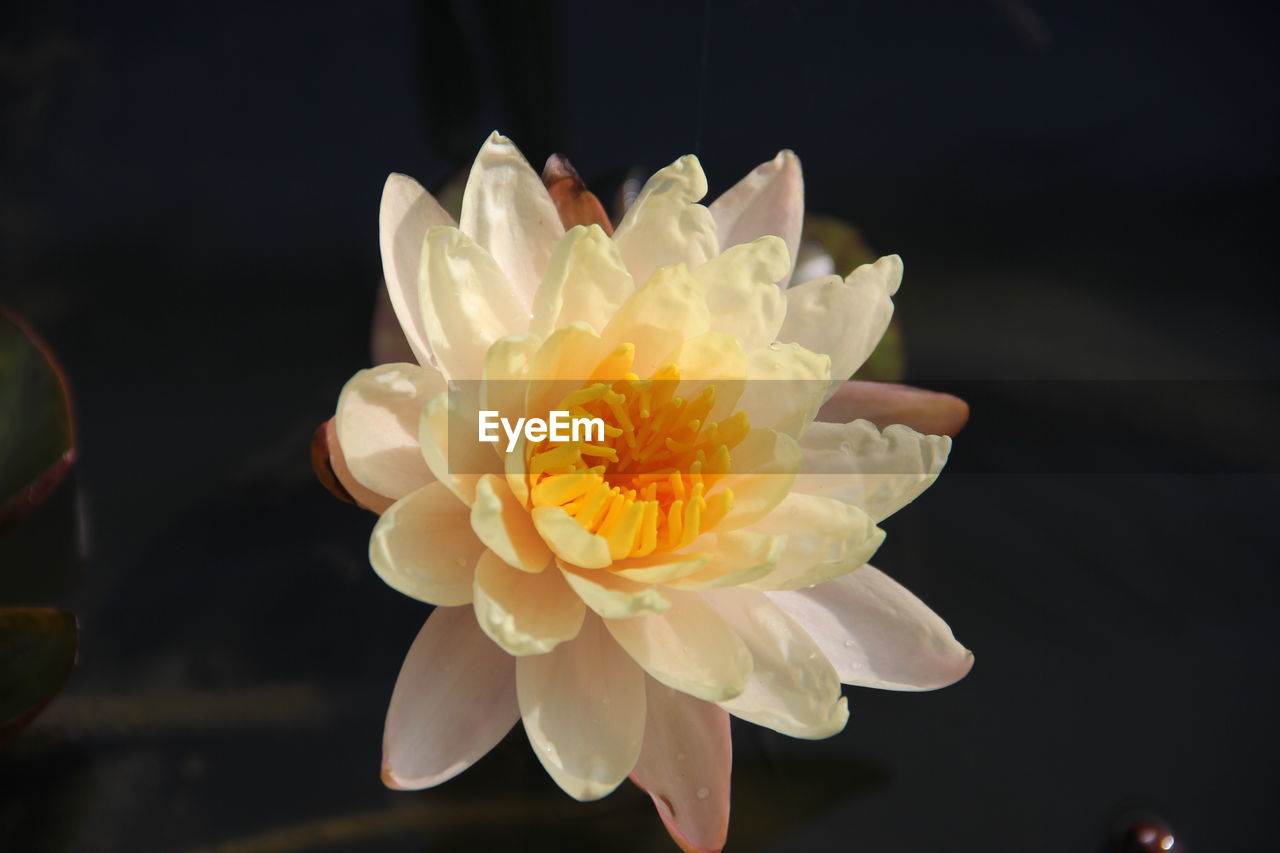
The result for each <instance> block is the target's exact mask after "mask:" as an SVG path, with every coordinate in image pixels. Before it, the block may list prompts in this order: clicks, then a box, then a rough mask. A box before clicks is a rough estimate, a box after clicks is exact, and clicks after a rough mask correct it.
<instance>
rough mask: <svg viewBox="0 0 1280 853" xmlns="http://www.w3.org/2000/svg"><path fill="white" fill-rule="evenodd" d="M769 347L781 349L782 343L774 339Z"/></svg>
mask: <svg viewBox="0 0 1280 853" xmlns="http://www.w3.org/2000/svg"><path fill="white" fill-rule="evenodd" d="M769 349H771V350H775V351H776V350H780V349H782V344H781V343H779V342H778V341H774V342H773V343H771V344H769Z"/></svg>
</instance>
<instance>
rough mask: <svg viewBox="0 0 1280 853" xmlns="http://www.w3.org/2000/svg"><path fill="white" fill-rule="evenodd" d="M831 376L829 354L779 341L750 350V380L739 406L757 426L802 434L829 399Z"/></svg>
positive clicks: (748, 357)
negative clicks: (827, 397)
mask: <svg viewBox="0 0 1280 853" xmlns="http://www.w3.org/2000/svg"><path fill="white" fill-rule="evenodd" d="M831 376H832V373H831V359H830V358H828V357H827V356H826V355H824V354H822V353H817V352H813V351H811V350H808V349H805V348H804V347H802V346H800V345H799V344H782V343H777V342H776V341H775V342H774V343H772V344H770V345H769V346H767V347H764V348H763V349H757V350H753V351H751V352H749V353H747V383H746V388H744V389H743V391H742V396H741V397H739V398H738V408H740V409H742V411H744V412H746V413H747V417H749V418H750V419H751V425H752V426H753V427H762V428H768V429H776V430H781V431H782V432H785V433H786V434H787V435H791V436H798V435H800V433H801V432H802V431H803V430H804V428H805V425H806V424H808V423H809V422H810V421H812V420H813V418H814V416H815V415H816V414H817V413H818V407H819V406H821V405H822V401H823V400H825V399H826V393H827V389H828V388H829V386H830V384H831V382H830V380H831Z"/></svg>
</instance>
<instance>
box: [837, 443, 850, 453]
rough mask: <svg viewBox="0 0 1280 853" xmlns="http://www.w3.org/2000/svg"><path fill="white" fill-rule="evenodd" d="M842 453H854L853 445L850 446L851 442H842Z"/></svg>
mask: <svg viewBox="0 0 1280 853" xmlns="http://www.w3.org/2000/svg"><path fill="white" fill-rule="evenodd" d="M840 452H841V453H852V452H853V446H852V445H850V444H849V442H847V441H842V442H840Z"/></svg>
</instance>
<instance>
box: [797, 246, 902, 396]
mask: <svg viewBox="0 0 1280 853" xmlns="http://www.w3.org/2000/svg"><path fill="white" fill-rule="evenodd" d="M901 282H902V259H901V258H899V257H898V256H897V255H887V256H885V257H883V258H880V260H878V261H876V262H875V263H873V264H863V265H862V266H860V267H858V268H857V269H856V270H854V271H853V272H852V273H850V274H849V276H848V277H847V278H844V279H841V278H840V277H839V276H829V277H827V278H821V279H817V280H815V281H809V282H805V283H804V284H800V285H797V286H796V287H792V288H790V289H789V290H787V318H786V320H785V321H784V322H783V324H782V330H781V331H779V332H778V340H780V341H788V342H794V343H798V344H800V345H801V346H803V347H805V348H806V349H809V350H812V351H814V352H820V353H824V354H825V355H828V356H830V357H831V378H832V380H833V382H832V386H831V388H830V393H829V394H828V395H827V396H828V397H829V396H830V395H831V394H834V393H835V391H836V389H837V388H839V387H840V382H843V381H844V380H846V379H848V378H849V377H850V376H852V375H853V373H854V371H856V370H857V369H858V368H859V367H861V366H862V363H863V362H864V361H866V360H867V356H869V355H871V351H872V350H874V349H875V348H876V344H878V343H879V342H880V338H881V337H883V336H884V331H885V329H887V328H889V320H890V318H892V317H893V299H892V296H893V294H894V293H896V292H897V291H898V285H899V284H900V283H901ZM824 400H825V398H824Z"/></svg>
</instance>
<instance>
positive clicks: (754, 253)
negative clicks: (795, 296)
mask: <svg viewBox="0 0 1280 853" xmlns="http://www.w3.org/2000/svg"><path fill="white" fill-rule="evenodd" d="M789 272H790V264H789V261H788V260H787V247H786V244H784V243H783V242H782V240H781V239H780V238H778V237H761V238H759V239H758V240H754V241H752V242H750V243H744V244H742V245H739V246H733V247H732V248H729V249H726V250H725V251H724V252H723V253H722V254H720V255H718V256H717V257H714V258H712V259H711V260H709V261H707V262H706V263H705V264H703V265H702V266H700V267H698V268H697V269H695V270H694V271H693V277H694V278H695V279H696V280H697V281H698V283H699V284H700V285H702V288H703V292H704V293H705V294H706V298H707V309H708V310H709V311H710V312H711V328H712V330H713V331H717V332H729V333H731V334H733V335H734V336H735V337H737V338H738V340H739V341H741V342H742V346H743V348H744V349H745V350H747V351H748V352H749V351H751V350H755V349H759V348H760V347H767V346H768V345H769V344H771V343H773V341H774V339H775V338H777V336H778V330H779V329H780V328H782V322H783V319H784V318H785V316H786V313H787V298H786V296H784V295H783V293H782V291H781V290H779V289H778V287H777V286H776V282H778V281H779V280H780V279H785V278H786V277H787V275H788V274H789Z"/></svg>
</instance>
